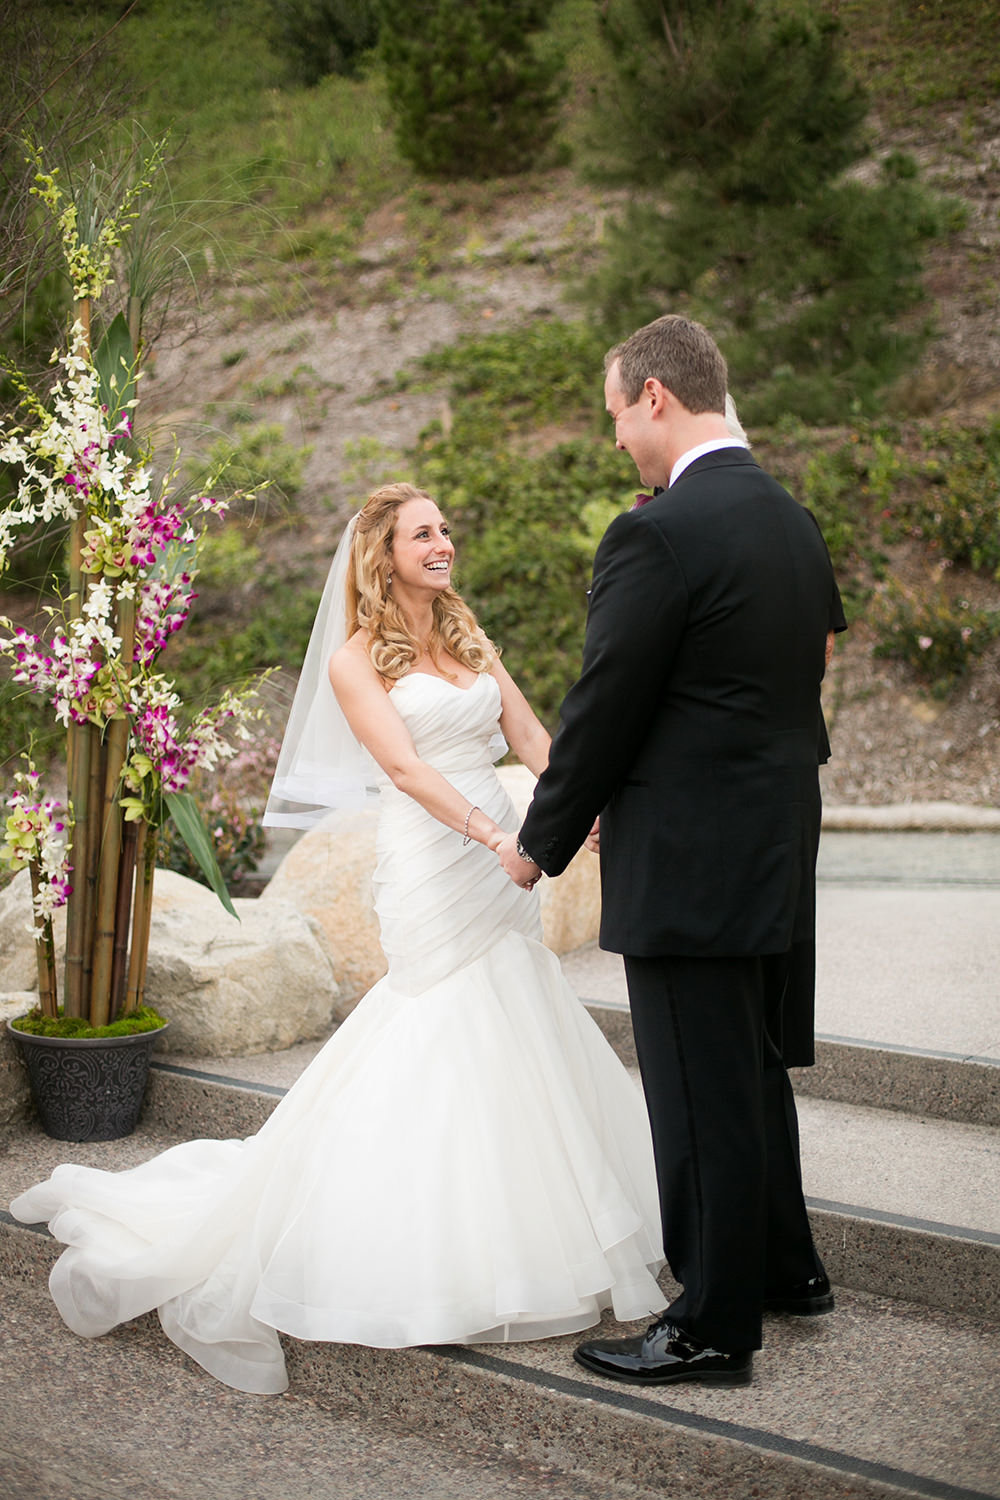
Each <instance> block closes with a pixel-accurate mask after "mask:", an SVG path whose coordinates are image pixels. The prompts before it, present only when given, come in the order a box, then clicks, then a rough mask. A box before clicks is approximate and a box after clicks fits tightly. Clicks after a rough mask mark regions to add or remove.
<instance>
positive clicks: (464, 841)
mask: <svg viewBox="0 0 1000 1500" xmlns="http://www.w3.org/2000/svg"><path fill="white" fill-rule="evenodd" d="M481 811H482V809H481V808H479V807H474V806H472V807H470V808H469V811H468V812H467V813H466V815H465V837H464V838H463V839H462V848H463V849H464V848H465V846H466V844H471V843H472V834H471V833H470V832H469V819H470V818H471V817H472V814H473V813H474V812H481Z"/></svg>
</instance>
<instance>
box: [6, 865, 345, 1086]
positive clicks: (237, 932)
mask: <svg viewBox="0 0 1000 1500" xmlns="http://www.w3.org/2000/svg"><path fill="white" fill-rule="evenodd" d="M233 905H234V907H235V908H236V910H237V912H238V913H239V917H240V920H239V921H237V920H236V919H235V918H234V917H231V916H230V915H229V913H228V912H227V911H226V910H225V908H224V907H223V906H222V904H221V902H220V901H219V899H218V897H217V896H215V895H214V894H213V893H212V892H211V891H210V890H208V889H207V887H205V886H203V885H200V884H199V883H198V882H197V881H195V880H188V879H187V878H186V877H185V876H183V875H177V874H175V873H174V871H172V870H157V872H156V878H155V880H154V883H153V921H152V927H151V932H150V941H149V963H148V967H147V971H146V1000H147V1002H148V1003H149V1004H150V1005H151V1006H153V1008H154V1009H155V1010H158V1011H160V1013H161V1014H162V1015H164V1016H165V1017H166V1018H167V1020H169V1022H170V1029H169V1030H168V1031H166V1032H164V1034H163V1037H162V1039H161V1040H160V1041H159V1042H158V1043H157V1050H158V1051H160V1052H186V1053H194V1054H198V1055H201V1056H224V1057H225V1056H242V1055H244V1054H246V1053H252V1052H273V1051H279V1050H280V1049H282V1048H284V1047H291V1046H293V1045H294V1044H295V1043H296V1042H303V1041H312V1040H314V1039H316V1038H318V1037H323V1036H326V1034H327V1033H328V1032H329V1030H330V1027H331V1025H332V1024H333V1021H334V1005H335V1001H336V997H337V983H336V980H335V978H334V974H333V966H332V964H331V960H330V954H329V951H328V948H327V944H326V939H325V937H324V934H323V932H322V929H321V928H320V927H319V926H318V925H317V924H316V923H315V922H314V921H313V920H312V918H311V917H310V916H309V915H308V913H307V912H304V911H302V910H300V909H298V908H297V907H296V906H295V905H293V904H290V903H288V902H285V901H280V900H272V901H270V902H268V903H267V905H266V906H262V905H261V904H260V902H258V901H254V900H251V899H249V898H242V897H238V898H237V899H236V900H235V901H234V902H233ZM60 917H61V920H60V922H59V923H58V924H57V928H56V951H57V954H58V955H59V959H60V963H59V973H60V976H61V974H62V962H61V959H62V953H63V950H64V944H65V917H64V915H62V914H60ZM30 918H31V883H30V878H29V876H28V873H27V871H22V872H21V874H20V875H18V876H16V877H15V879H14V880H12V881H11V883H10V884H9V885H8V886H7V887H6V888H5V889H4V890H3V891H2V892H0V991H6V992H15V999H16V998H18V995H19V994H20V993H21V992H28V991H30V992H31V993H30V996H29V999H30V1003H31V1004H34V1002H35V999H36V997H37V983H38V981H37V969H36V966H35V951H34V941H33V939H32V937H31V933H30V931H29V924H30ZM29 1008H30V1006H29V1004H25V1005H24V1006H23V1007H22V1011H21V1012H20V1013H23V1011H24V1010H27V1009H29Z"/></svg>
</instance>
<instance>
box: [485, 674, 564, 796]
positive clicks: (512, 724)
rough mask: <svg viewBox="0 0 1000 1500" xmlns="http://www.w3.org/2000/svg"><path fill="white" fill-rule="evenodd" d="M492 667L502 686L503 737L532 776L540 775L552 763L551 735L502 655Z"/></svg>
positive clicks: (501, 722) (501, 724) (501, 718)
mask: <svg viewBox="0 0 1000 1500" xmlns="http://www.w3.org/2000/svg"><path fill="white" fill-rule="evenodd" d="M490 670H491V672H492V673H493V676H494V677H495V678H496V680H497V683H498V685H499V688H500V705H501V707H500V728H501V729H502V730H503V737H504V739H505V740H506V741H507V743H508V745H509V746H510V748H511V749H512V750H513V752H514V754H515V755H516V756H517V758H518V760H519V761H520V762H521V764H522V765H524V766H527V767H528V770H529V771H530V772H531V773H532V775H533V776H541V774H542V772H543V771H544V770H545V767H546V766H547V765H548V763H549V745H550V744H551V743H552V737H551V735H550V734H549V732H548V730H547V729H546V728H545V726H544V725H543V724H541V723H540V722H539V720H538V718H537V716H536V714H535V712H534V710H533V709H532V707H531V705H530V703H529V702H528V700H527V698H526V697H525V696H524V694H523V693H522V692H521V689H520V688H519V687H518V685H517V683H516V682H515V681H514V679H513V677H512V676H511V675H510V673H509V672H508V671H507V668H506V667H505V666H504V665H503V664H502V663H501V661H500V660H499V658H496V659H494V662H493V666H492V667H491V668H490Z"/></svg>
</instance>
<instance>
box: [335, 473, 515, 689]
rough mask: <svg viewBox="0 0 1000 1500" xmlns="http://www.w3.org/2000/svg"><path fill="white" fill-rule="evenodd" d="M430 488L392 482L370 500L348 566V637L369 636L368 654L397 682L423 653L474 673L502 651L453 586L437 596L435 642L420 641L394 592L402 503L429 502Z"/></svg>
mask: <svg viewBox="0 0 1000 1500" xmlns="http://www.w3.org/2000/svg"><path fill="white" fill-rule="evenodd" d="M430 499H431V496H430V495H428V494H427V492H426V491H425V490H418V489H417V488H416V486H415V485H412V484H387V485H383V486H382V488H381V489H378V490H376V491H375V493H374V494H373V495H370V496H369V497H368V499H367V500H366V501H365V504H364V506H363V507H362V509H361V510H360V511H359V512H358V516H357V520H356V522H355V529H354V540H353V542H352V544H351V556H350V559H349V561H348V564H347V578H346V580H345V585H344V588H345V595H346V601H347V635H348V639H350V637H351V636H352V635H353V634H354V633H355V631H357V630H363V631H364V632H365V634H366V635H367V637H368V654H369V656H370V657H371V659H372V665H373V666H374V668H375V670H376V672H378V674H379V675H380V676H381V677H386V678H389V679H390V681H395V680H397V679H398V678H400V677H405V675H406V673H407V672H408V671H409V670H410V668H411V667H412V666H413V664H414V662H416V661H418V660H419V659H420V657H421V656H422V655H423V652H424V646H425V644H426V647H427V649H428V650H429V651H430V654H431V656H432V657H435V658H436V656H437V654H438V652H439V651H443V652H446V653H447V654H448V655H449V656H451V657H453V658H454V659H455V661H458V662H461V663H462V665H463V666H465V667H470V668H471V669H472V671H473V672H488V671H489V669H490V667H491V666H492V665H493V661H494V658H495V657H497V656H498V655H499V654H500V653H499V652H498V651H497V650H496V648H495V647H494V646H493V644H492V642H491V641H489V640H488V639H487V637H486V635H485V634H484V633H483V631H482V630H481V629H480V627H479V625H478V624H477V623H476V617H475V615H474V614H473V613H472V610H471V609H470V608H469V606H468V605H467V604H466V603H465V601H464V600H463V599H462V598H461V597H460V596H459V595H458V594H457V593H456V592H455V590H454V589H453V588H447V589H444V590H442V592H441V593H440V594H437V595H435V598H434V602H433V606H432V610H433V625H432V627H431V636H430V640H429V641H428V642H426V643H424V642H422V641H418V640H417V638H416V636H415V635H414V634H413V632H412V631H411V630H410V627H409V625H408V624H407V622H406V617H405V615H404V614H403V611H402V610H401V609H400V607H399V605H398V604H397V603H396V601H395V599H394V598H393V597H392V595H391V593H390V592H389V583H390V580H391V578H392V542H393V537H394V536H395V534H396V521H397V519H398V516H399V510H400V507H401V506H403V505H405V504H406V502H407V501H408V500H430Z"/></svg>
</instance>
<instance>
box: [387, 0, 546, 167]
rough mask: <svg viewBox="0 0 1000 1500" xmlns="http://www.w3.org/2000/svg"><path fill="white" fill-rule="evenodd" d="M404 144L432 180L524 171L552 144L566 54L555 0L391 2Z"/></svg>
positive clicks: (394, 86)
mask: <svg viewBox="0 0 1000 1500" xmlns="http://www.w3.org/2000/svg"><path fill="white" fill-rule="evenodd" d="M380 8H381V17H382V28H381V43H380V50H381V54H382V59H383V62H384V65H385V73H386V82H387V85H388V94H389V101H390V109H391V111H392V116H393V119H394V122H395V130H396V139H397V143H398V145H399V149H400V151H401V152H402V154H403V155H404V156H405V157H406V158H407V160H408V161H410V162H412V164H413V165H414V166H415V167H416V169H417V171H418V172H421V173H423V174H424V175H425V176H428V177H479V178H482V177H493V176H502V175H505V174H511V173H515V172H521V171H524V170H526V169H527V168H528V167H530V166H532V165H534V164H535V163H536V162H537V161H538V160H539V159H540V158H541V157H542V155H543V153H544V152H545V151H546V149H547V148H548V146H549V144H550V142H551V140H552V137H553V135H554V133H555V130H556V128H557V125H558V123H559V120H558V107H559V100H560V97H561V93H562V85H561V80H562V76H563V71H564V60H563V58H562V56H561V54H560V53H559V51H558V50H557V49H556V47H555V46H554V44H553V42H552V40H551V38H549V37H546V36H545V35H544V32H545V27H546V24H547V21H548V18H549V14H550V10H551V7H550V5H548V4H546V3H545V0H381V7H380Z"/></svg>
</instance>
